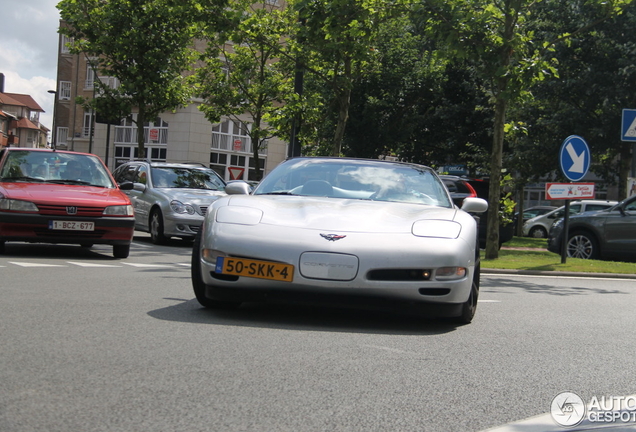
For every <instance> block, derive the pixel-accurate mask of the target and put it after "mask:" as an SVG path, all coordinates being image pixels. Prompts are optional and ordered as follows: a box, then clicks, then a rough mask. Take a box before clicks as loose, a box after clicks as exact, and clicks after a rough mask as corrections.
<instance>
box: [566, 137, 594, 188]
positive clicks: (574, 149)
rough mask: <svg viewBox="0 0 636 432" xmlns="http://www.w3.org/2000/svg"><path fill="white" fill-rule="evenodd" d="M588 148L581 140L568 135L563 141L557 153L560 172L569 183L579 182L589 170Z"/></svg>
mask: <svg viewBox="0 0 636 432" xmlns="http://www.w3.org/2000/svg"><path fill="white" fill-rule="evenodd" d="M590 160H591V157H590V148H589V147H588V146H587V143H586V142H585V140H584V139H583V138H581V137H580V136H578V135H570V136H569V137H567V138H566V140H565V141H563V144H562V145H561V151H560V152H559V163H560V164H561V171H563V175H565V176H566V177H567V178H568V180H570V181H573V182H575V181H579V180H581V179H582V178H583V177H585V174H587V170H588V169H589V168H590Z"/></svg>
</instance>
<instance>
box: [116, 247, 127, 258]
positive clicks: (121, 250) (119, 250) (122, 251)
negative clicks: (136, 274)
mask: <svg viewBox="0 0 636 432" xmlns="http://www.w3.org/2000/svg"><path fill="white" fill-rule="evenodd" d="M128 255H130V245H129V244H126V245H114V246H113V256H114V257H115V258H128Z"/></svg>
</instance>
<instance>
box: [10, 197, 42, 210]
mask: <svg viewBox="0 0 636 432" xmlns="http://www.w3.org/2000/svg"><path fill="white" fill-rule="evenodd" d="M0 210H9V211H16V212H37V211H38V210H39V209H38V206H36V205H35V204H33V203H32V202H31V201H20V200H14V199H7V198H3V199H0Z"/></svg>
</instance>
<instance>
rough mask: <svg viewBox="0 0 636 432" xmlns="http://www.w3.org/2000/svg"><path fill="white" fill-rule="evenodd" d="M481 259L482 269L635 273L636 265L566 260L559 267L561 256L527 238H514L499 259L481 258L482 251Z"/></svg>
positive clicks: (502, 251)
mask: <svg viewBox="0 0 636 432" xmlns="http://www.w3.org/2000/svg"><path fill="white" fill-rule="evenodd" d="M510 248H523V249H510ZM481 258H482V260H481V268H482V269H507V270H537V271H564V272H582V273H621V274H636V263H627V262H618V261H599V260H584V259H578V258H567V259H566V262H565V264H561V256H560V255H557V254H555V253H552V252H548V250H547V241H546V240H545V239H533V238H527V237H514V238H513V239H512V240H510V241H509V242H507V243H505V244H504V246H503V247H502V248H501V249H500V250H499V258H498V259H495V260H486V259H484V251H483V250H482V251H481Z"/></svg>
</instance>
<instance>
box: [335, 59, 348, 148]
mask: <svg viewBox="0 0 636 432" xmlns="http://www.w3.org/2000/svg"><path fill="white" fill-rule="evenodd" d="M344 69H345V72H344V76H345V86H344V88H343V89H342V90H341V91H339V92H338V93H337V94H338V96H337V98H338V101H337V103H338V125H337V126H336V133H335V134H334V138H333V148H332V151H331V155H332V156H336V157H337V156H340V154H341V152H342V139H343V138H344V133H345V128H346V127H347V120H348V119H349V106H350V105H351V58H349V57H348V58H346V59H345V62H344Z"/></svg>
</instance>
